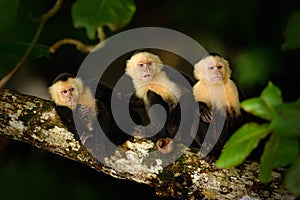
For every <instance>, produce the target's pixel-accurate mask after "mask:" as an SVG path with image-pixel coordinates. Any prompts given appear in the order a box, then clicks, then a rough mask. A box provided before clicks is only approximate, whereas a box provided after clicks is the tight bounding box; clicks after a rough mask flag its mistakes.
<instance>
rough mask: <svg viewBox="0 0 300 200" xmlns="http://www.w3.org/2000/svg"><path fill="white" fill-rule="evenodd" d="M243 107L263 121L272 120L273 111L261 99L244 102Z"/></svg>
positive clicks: (256, 98)
mask: <svg viewBox="0 0 300 200" xmlns="http://www.w3.org/2000/svg"><path fill="white" fill-rule="evenodd" d="M241 107H242V108H243V109H244V110H245V111H246V112H248V113H250V114H252V115H255V116H257V117H260V118H262V119H265V120H271V118H272V115H271V109H270V108H269V107H268V106H267V104H266V103H265V102H264V101H263V100H262V99H261V98H260V97H255V98H251V99H246V100H244V101H243V102H241Z"/></svg>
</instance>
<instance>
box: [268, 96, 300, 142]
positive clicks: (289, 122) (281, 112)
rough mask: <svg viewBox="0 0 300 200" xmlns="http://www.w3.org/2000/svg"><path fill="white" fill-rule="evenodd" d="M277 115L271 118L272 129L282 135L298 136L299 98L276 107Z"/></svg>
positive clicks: (299, 128) (299, 132)
mask: <svg viewBox="0 0 300 200" xmlns="http://www.w3.org/2000/svg"><path fill="white" fill-rule="evenodd" d="M276 111H277V113H278V116H277V117H276V118H275V119H274V120H272V122H271V127H272V129H273V130H274V131H275V132H276V133H278V134H280V135H281V136H282V137H294V138H299V137H300V123H299V119H300V99H298V100H297V101H295V102H291V103H284V104H281V105H279V106H277V107H276Z"/></svg>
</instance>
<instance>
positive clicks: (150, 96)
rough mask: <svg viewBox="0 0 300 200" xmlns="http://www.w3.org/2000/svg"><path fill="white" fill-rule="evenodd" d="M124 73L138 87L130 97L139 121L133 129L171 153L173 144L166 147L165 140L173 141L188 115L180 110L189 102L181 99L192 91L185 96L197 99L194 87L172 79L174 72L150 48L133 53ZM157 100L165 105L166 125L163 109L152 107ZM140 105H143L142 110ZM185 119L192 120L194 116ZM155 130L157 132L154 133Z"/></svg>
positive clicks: (165, 151)
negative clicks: (187, 86)
mask: <svg viewBox="0 0 300 200" xmlns="http://www.w3.org/2000/svg"><path fill="white" fill-rule="evenodd" d="M125 74H126V75H128V76H129V77H130V79H131V81H132V84H133V86H134V90H135V92H134V95H133V96H132V97H131V101H130V102H131V103H130V112H131V115H132V116H134V117H132V118H133V120H134V122H135V123H136V124H138V126H137V127H134V130H135V131H136V133H137V134H141V135H142V136H145V137H148V138H150V139H152V140H153V141H154V142H157V147H158V149H159V150H160V151H161V152H162V153H164V154H166V153H169V152H170V151H171V150H172V148H165V147H164V144H170V145H173V142H170V140H169V139H170V138H173V137H174V136H175V134H176V132H177V131H178V127H179V124H180V121H182V120H183V119H186V118H187V116H181V115H183V114H182V113H180V106H186V107H188V103H186V104H185V105H180V104H179V100H180V99H181V98H185V97H186V96H187V95H186V94H187V93H188V92H190V93H191V99H188V98H186V99H187V100H188V101H194V99H193V94H192V90H190V91H188V90H187V89H186V88H185V87H183V86H181V85H180V83H178V82H176V80H175V81H174V80H172V76H171V75H170V74H171V73H169V71H168V68H166V67H165V66H164V64H163V62H162V61H161V59H160V57H159V56H158V55H156V54H153V53H150V52H147V51H140V52H137V53H134V54H133V55H132V56H131V58H130V59H129V60H127V62H126V68H125ZM190 81H191V79H189V82H190ZM191 89H192V87H191ZM155 104H160V105H162V106H163V107H164V109H165V111H166V123H165V124H163V125H162V124H161V115H162V113H161V112H155V111H152V110H151V109H150V108H151V106H153V105H155ZM137 108H141V109H140V111H139V112H138V111H137ZM187 113H188V114H190V115H191V113H192V111H191V112H186V115H188V114H187ZM192 118H193V117H192ZM188 119H190V116H189V117H188ZM186 121H189V122H188V123H190V121H192V120H186ZM150 122H151V123H150ZM182 123H183V122H182ZM153 133H158V134H156V135H154V136H152V134H153ZM187 135H188V133H187ZM138 136H139V135H138ZM166 149H168V150H166Z"/></svg>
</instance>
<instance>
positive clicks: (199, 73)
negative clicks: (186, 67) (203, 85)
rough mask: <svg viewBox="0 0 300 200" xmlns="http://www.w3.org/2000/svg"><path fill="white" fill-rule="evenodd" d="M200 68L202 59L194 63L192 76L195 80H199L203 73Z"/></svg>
mask: <svg viewBox="0 0 300 200" xmlns="http://www.w3.org/2000/svg"><path fill="white" fill-rule="evenodd" d="M202 68H203V62H202V60H200V61H199V62H198V63H196V64H195V65H194V77H195V78H196V79H197V80H201V79H202V78H204V77H203V74H202Z"/></svg>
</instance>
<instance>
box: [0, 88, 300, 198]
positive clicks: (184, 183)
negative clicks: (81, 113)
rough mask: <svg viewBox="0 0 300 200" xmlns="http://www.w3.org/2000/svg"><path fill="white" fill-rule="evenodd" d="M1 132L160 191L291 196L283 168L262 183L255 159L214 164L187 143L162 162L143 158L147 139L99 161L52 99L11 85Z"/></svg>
mask: <svg viewBox="0 0 300 200" xmlns="http://www.w3.org/2000/svg"><path fill="white" fill-rule="evenodd" d="M0 135H2V136H7V137H9V138H12V139H15V140H19V141H23V142H26V143H29V144H31V145H33V146H36V147H38V148H40V149H44V150H47V151H50V152H52V153H55V154H59V155H61V156H63V157H65V158H68V159H72V160H74V161H77V162H81V163H84V164H86V165H88V166H90V167H92V168H93V169H96V170H97V171H99V172H102V173H106V174H109V175H111V176H113V177H116V178H121V179H128V180H133V181H136V182H139V183H143V184H147V185H149V186H151V187H155V188H156V193H157V195H159V196H161V197H170V196H171V197H177V198H180V199H240V198H242V197H243V196H246V195H248V196H250V197H252V198H258V199H295V197H294V196H293V195H291V194H289V192H288V191H287V190H286V189H285V188H284V187H283V186H282V179H283V177H282V174H283V171H279V170H278V171H276V172H274V173H273V177H274V180H273V182H272V183H270V184H268V185H264V184H262V183H260V182H259V179H258V173H259V169H260V166H259V163H256V162H247V163H245V164H243V165H241V166H239V167H237V168H231V169H218V168H217V167H216V166H215V165H214V164H209V163H207V162H205V161H204V160H201V159H200V158H199V156H198V155H197V154H196V153H193V152H192V151H191V149H188V148H186V149H185V150H184V152H183V155H182V156H181V157H180V158H179V159H177V160H176V161H174V162H173V163H172V164H170V165H168V166H167V167H165V168H163V167H162V163H160V162H156V163H143V159H144V158H145V157H147V153H145V149H143V150H141V149H140V148H138V147H139V145H140V146H141V145H144V146H148V147H151V146H155V145H154V144H153V143H152V142H151V141H150V140H147V139H140V140H136V141H134V142H127V149H126V151H123V152H122V151H121V149H120V150H116V152H115V154H114V155H112V156H111V157H109V158H106V159H105V164H102V163H100V162H99V161H97V159H95V158H94V157H93V156H92V155H91V154H90V152H89V151H88V150H87V149H86V148H85V147H84V146H83V145H82V144H81V142H80V141H79V140H77V139H76V138H75V137H74V135H73V134H72V133H71V132H69V131H68V129H67V127H66V126H65V125H64V124H63V123H62V122H61V120H60V117H59V116H58V115H57V113H56V111H55V106H54V104H53V102H51V101H49V100H44V99H40V98H37V97H33V96H28V95H23V94H20V93H18V92H15V91H11V90H0ZM145 144H146V145H145ZM162 162H163V161H162Z"/></svg>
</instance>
